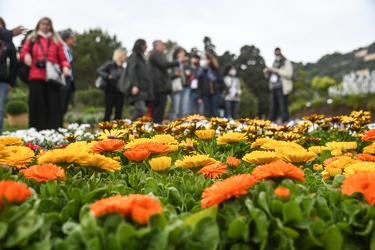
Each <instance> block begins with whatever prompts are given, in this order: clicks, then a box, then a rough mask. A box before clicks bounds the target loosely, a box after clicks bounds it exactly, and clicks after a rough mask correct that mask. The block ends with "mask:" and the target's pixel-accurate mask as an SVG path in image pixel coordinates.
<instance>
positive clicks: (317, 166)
mask: <svg viewBox="0 0 375 250" xmlns="http://www.w3.org/2000/svg"><path fill="white" fill-rule="evenodd" d="M322 168H323V166H322V164H314V166H313V169H314V171H316V172H318V171H319V170H321V169H322Z"/></svg>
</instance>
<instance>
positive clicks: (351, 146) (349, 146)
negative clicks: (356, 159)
mask: <svg viewBox="0 0 375 250" xmlns="http://www.w3.org/2000/svg"><path fill="white" fill-rule="evenodd" d="M326 146H327V148H329V150H335V149H341V150H343V151H349V150H355V149H357V142H355V141H342V142H337V141H332V142H327V143H326Z"/></svg>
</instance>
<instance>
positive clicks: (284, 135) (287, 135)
mask: <svg viewBox="0 0 375 250" xmlns="http://www.w3.org/2000/svg"><path fill="white" fill-rule="evenodd" d="M279 138H280V139H282V140H286V141H294V140H297V139H299V138H301V134H298V133H294V132H291V131H289V132H287V133H281V134H279Z"/></svg>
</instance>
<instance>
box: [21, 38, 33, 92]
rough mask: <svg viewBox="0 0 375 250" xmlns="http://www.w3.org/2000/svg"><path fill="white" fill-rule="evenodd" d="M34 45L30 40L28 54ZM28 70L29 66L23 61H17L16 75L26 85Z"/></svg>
mask: <svg viewBox="0 0 375 250" xmlns="http://www.w3.org/2000/svg"><path fill="white" fill-rule="evenodd" d="M33 46H34V42H33V41H31V40H30V50H29V54H30V55H32V49H33ZM29 72H30V67H29V66H27V65H26V64H25V63H23V62H19V63H18V71H17V76H18V77H19V78H20V79H21V80H22V81H23V82H24V83H25V84H27V85H29Z"/></svg>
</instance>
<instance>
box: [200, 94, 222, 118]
mask: <svg viewBox="0 0 375 250" xmlns="http://www.w3.org/2000/svg"><path fill="white" fill-rule="evenodd" d="M220 96H221V94H220V93H218V94H213V95H203V96H202V99H203V103H204V116H206V117H208V118H210V117H219V102H220Z"/></svg>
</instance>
